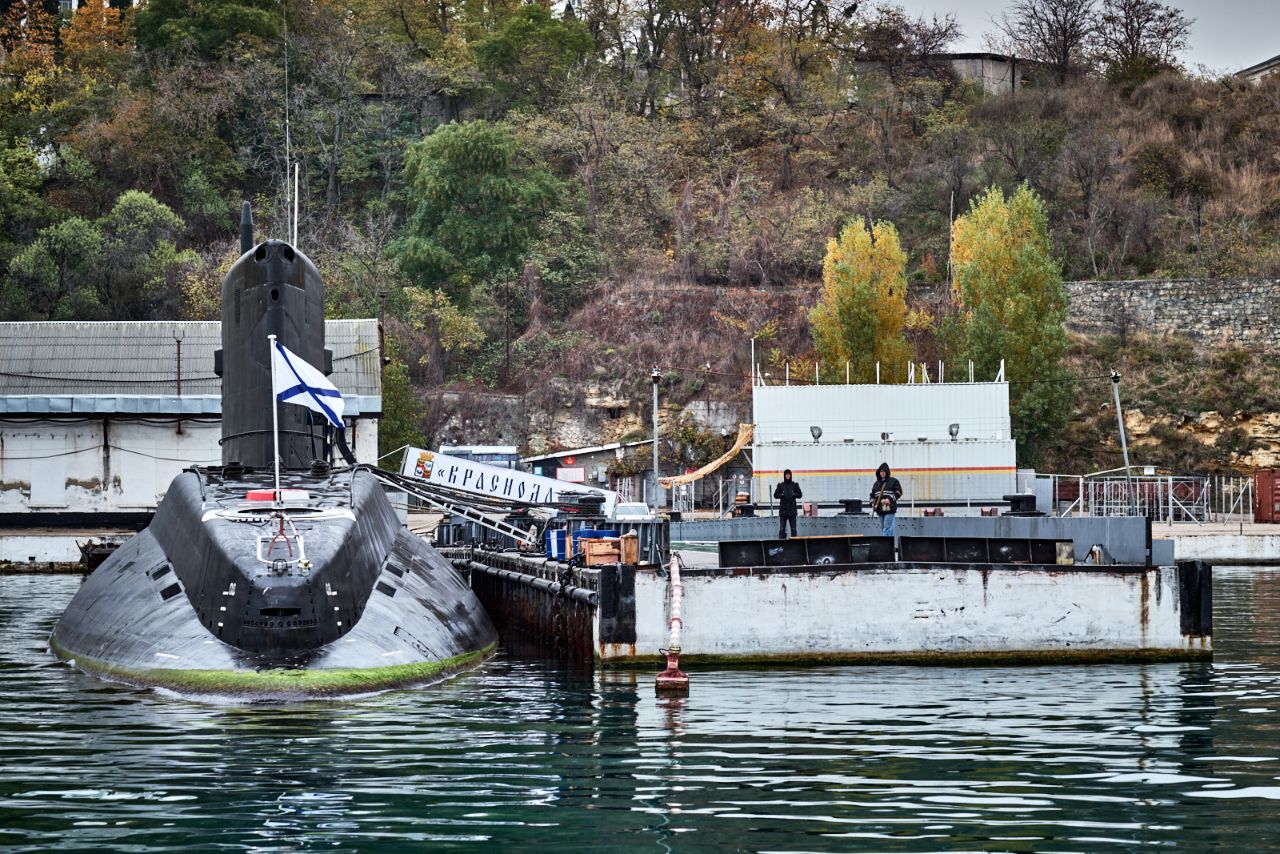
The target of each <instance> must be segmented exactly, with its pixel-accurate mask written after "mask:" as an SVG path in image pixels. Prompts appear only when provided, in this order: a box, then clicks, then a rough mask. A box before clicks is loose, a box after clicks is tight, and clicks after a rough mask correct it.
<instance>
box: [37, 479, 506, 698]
mask: <svg viewBox="0 0 1280 854" xmlns="http://www.w3.org/2000/svg"><path fill="white" fill-rule="evenodd" d="M282 481H283V482H282V486H284V487H286V488H287V489H288V490H289V493H288V494H289V495H290V496H292V500H290V501H288V502H286V506H285V507H284V509H283V512H281V510H280V508H279V506H278V505H277V504H269V505H264V504H263V503H261V502H257V501H254V500H251V499H250V498H249V497H247V496H251V495H253V493H254V490H255V489H257V488H261V486H262V485H263V484H264V483H266V482H267V478H266V475H265V474H253V473H252V472H250V473H241V472H240V471H235V472H232V473H231V475H230V476H228V475H227V473H226V472H225V471H219V470H212V471H202V470H191V471H188V472H184V473H183V474H182V475H179V477H178V478H177V479H176V480H175V481H174V483H173V485H172V486H171V487H170V490H169V492H168V494H167V495H166V497H165V499H164V500H163V501H162V502H161V505H160V507H159V508H158V510H157V513H156V517H155V519H154V521H153V522H152V524H151V525H150V526H149V527H148V528H147V529H146V530H144V531H143V532H141V533H140V534H138V535H137V536H135V537H133V538H132V539H131V540H129V541H128V542H126V543H125V544H124V545H122V546H121V547H120V548H119V549H117V550H116V551H115V553H113V554H112V555H111V557H110V558H109V559H108V560H107V561H105V562H104V563H103V564H102V565H101V566H100V567H98V569H96V570H95V571H94V572H93V574H92V575H90V576H89V577H88V578H87V579H86V581H85V583H84V585H83V586H82V587H81V588H80V590H79V592H78V593H77V594H76V596H75V597H74V599H73V600H72V602H71V604H70V605H69V606H68V608H67V610H66V612H65V613H64V614H63V616H62V618H61V619H60V620H59V621H58V623H57V625H56V626H55V628H54V631H53V635H52V638H51V646H52V648H53V650H54V651H55V652H56V653H57V654H58V655H59V656H61V657H63V658H65V659H68V660H70V661H72V662H73V663H74V664H75V665H76V666H77V667H79V668H80V669H82V670H85V671H87V672H89V673H92V674H94V675H97V676H100V677H103V678H106V679H110V680H114V681H120V682H125V683H129V684H133V685H140V686H151V687H160V688H168V689H172V690H174V691H177V692H180V693H194V694H216V695H226V696H237V697H251V698H255V699H257V698H266V699H271V698H293V697H306V696H326V695H342V694H353V693H364V692H369V691H376V690H383V689H387V688H394V687H403V686H410V685H420V684H425V683H429V682H433V681H437V680H440V679H443V678H445V677H447V676H449V675H451V674H454V673H457V672H459V671H461V670H465V669H468V668H470V667H474V666H475V665H477V664H479V663H480V662H481V661H483V660H484V658H485V657H486V656H487V655H488V654H489V653H490V652H492V650H493V649H494V646H495V644H496V641H497V633H496V631H495V629H494V627H493V624H492V623H491V622H490V620H489V618H488V616H487V615H486V614H485V612H484V610H483V608H482V607H481V605H480V603H479V601H478V600H477V599H476V597H475V595H474V594H473V593H472V591H471V589H470V587H469V586H468V585H467V582H466V580H465V579H464V578H463V577H462V576H461V575H460V574H459V573H458V572H457V570H455V569H454V568H453V567H452V566H451V565H450V564H449V563H448V562H447V561H446V560H444V558H442V557H441V556H440V555H439V553H437V552H436V551H435V549H434V548H432V547H431V546H430V545H429V544H427V543H426V542H424V541H423V540H421V539H419V538H418V537H416V536H414V535H413V534H411V533H409V532H408V531H407V530H406V529H405V528H403V526H401V525H400V523H399V520H398V519H397V517H396V515H395V513H394V511H393V510H392V508H391V506H390V503H389V502H388V501H387V498H386V496H385V493H383V491H382V489H381V488H380V487H379V485H378V484H377V482H376V481H375V479H374V478H373V477H372V475H370V474H369V473H367V472H364V471H362V470H360V469H347V470H343V471H339V472H335V473H333V474H327V475H325V476H320V477H315V476H310V475H306V474H300V473H292V472H291V473H288V474H286V475H285V476H284V477H283V478H282Z"/></svg>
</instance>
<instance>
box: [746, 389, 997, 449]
mask: <svg viewBox="0 0 1280 854" xmlns="http://www.w3.org/2000/svg"><path fill="white" fill-rule="evenodd" d="M751 398H752V420H753V422H754V423H755V425H756V428H755V443H756V444H757V445H762V444H770V443H772V442H812V441H813V435H812V432H811V428H813V427H818V428H820V429H821V431H822V441H823V442H824V443H825V442H844V441H846V440H847V441H853V442H871V441H881V440H882V437H883V435H884V434H888V435H889V437H890V438H891V439H892V440H894V441H901V440H904V439H910V440H918V439H919V438H920V437H921V436H924V437H926V438H928V439H934V440H939V441H942V440H946V441H950V439H951V435H950V427H951V425H952V424H955V425H958V426H957V430H958V434H957V435H958V437H959V438H960V439H1008V438H1010V437H1011V436H1012V433H1011V432H1010V422H1009V385H1008V383H918V384H910V385H809V386H795V385H792V386H755V387H754V388H753V389H752V396H751Z"/></svg>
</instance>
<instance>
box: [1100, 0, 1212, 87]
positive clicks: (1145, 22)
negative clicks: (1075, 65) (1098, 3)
mask: <svg viewBox="0 0 1280 854" xmlns="http://www.w3.org/2000/svg"><path fill="white" fill-rule="evenodd" d="M1192 23H1193V22H1192V21H1191V20H1189V19H1188V18H1187V17H1186V16H1185V15H1183V14H1182V12H1181V10H1178V9H1175V8H1173V7H1172V6H1166V5H1165V4H1163V3H1158V2H1156V0H1103V2H1102V14H1101V16H1100V18H1099V27H1098V46H1099V48H1100V50H1101V54H1102V57H1103V59H1104V61H1105V62H1106V64H1107V77H1108V78H1110V79H1111V80H1113V81H1117V82H1124V83H1129V84H1138V83H1142V82H1144V81H1146V80H1148V79H1150V78H1151V77H1154V76H1155V75H1156V74H1158V73H1160V72H1161V71H1164V70H1167V69H1170V68H1173V67H1175V65H1176V63H1177V59H1178V54H1179V53H1180V52H1181V51H1182V50H1184V49H1185V48H1186V46H1187V36H1188V35H1189V34H1190V32H1191V24H1192Z"/></svg>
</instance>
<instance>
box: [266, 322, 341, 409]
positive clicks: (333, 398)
mask: <svg viewBox="0 0 1280 854" xmlns="http://www.w3.org/2000/svg"><path fill="white" fill-rule="evenodd" d="M273 343H274V344H275V349H273V350H272V351H271V368H272V370H271V379H272V386H273V391H274V392H275V395H276V400H279V401H281V402H282V403H296V404H298V405H299V406H305V407H306V408H307V409H310V410H312V411H314V412H319V413H320V414H322V415H323V416H324V417H325V418H327V419H329V423H330V424H332V425H333V426H334V427H337V428H338V429H339V430H341V429H342V428H343V423H342V405H343V404H342V392H340V391H338V388H337V386H335V385H334V384H333V383H331V382H329V380H328V379H327V378H326V377H325V375H324V374H322V373H320V372H319V371H318V370H316V369H315V368H313V367H312V366H311V365H308V364H307V363H306V362H304V361H302V360H301V359H299V358H298V357H297V355H296V354H294V353H292V352H290V351H289V349H288V348H287V347H285V346H284V345H283V344H281V343H280V342H279V341H275V342H273Z"/></svg>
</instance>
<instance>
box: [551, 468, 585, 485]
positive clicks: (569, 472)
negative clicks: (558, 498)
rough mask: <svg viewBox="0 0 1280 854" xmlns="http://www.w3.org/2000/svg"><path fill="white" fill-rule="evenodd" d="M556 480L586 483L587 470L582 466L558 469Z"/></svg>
mask: <svg viewBox="0 0 1280 854" xmlns="http://www.w3.org/2000/svg"><path fill="white" fill-rule="evenodd" d="M556 479H557V480H563V481H565V482H567V483H586V482H587V470H586V469H584V468H582V467H581V466H571V467H569V468H564V467H560V468H557V469H556Z"/></svg>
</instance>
